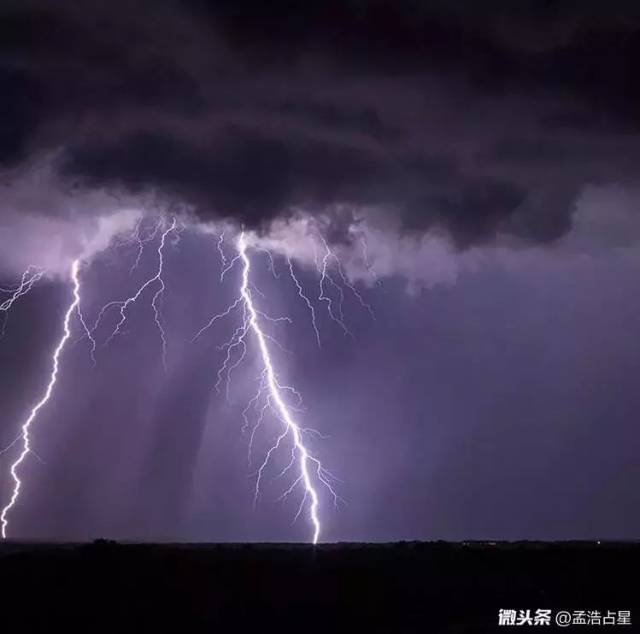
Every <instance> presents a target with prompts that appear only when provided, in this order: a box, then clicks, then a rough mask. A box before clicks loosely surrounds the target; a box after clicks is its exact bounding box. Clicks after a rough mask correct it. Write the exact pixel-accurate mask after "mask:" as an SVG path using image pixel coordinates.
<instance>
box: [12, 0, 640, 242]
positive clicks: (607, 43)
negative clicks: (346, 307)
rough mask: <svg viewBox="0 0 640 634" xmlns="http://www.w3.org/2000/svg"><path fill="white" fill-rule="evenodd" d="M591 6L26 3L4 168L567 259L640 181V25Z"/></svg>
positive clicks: (619, 9) (229, 211)
mask: <svg viewBox="0 0 640 634" xmlns="http://www.w3.org/2000/svg"><path fill="white" fill-rule="evenodd" d="M579 4H580V12H579V14H578V13H577V12H576V11H575V8H576V6H577V5H576V3H573V2H564V3H552V4H550V3H546V2H533V1H531V2H527V3H518V6H517V7H514V5H513V3H508V2H491V3H482V7H480V6H478V7H475V8H474V6H473V5H470V4H469V3H453V6H452V3H445V2H437V1H431V2H411V1H407V2H401V3H392V4H389V3H384V2H379V1H372V2H317V3H315V2H312V3H299V4H297V3H289V2H276V3H275V4H274V3H269V4H268V5H266V4H261V3H255V4H254V3H243V2H216V3H206V2H180V3H175V2H169V1H164V2H153V3H151V2H144V1H138V2H131V3H129V2H128V3H103V2H89V3H82V5H78V4H77V3H66V2H59V3H56V4H55V6H53V5H51V4H50V3H44V2H33V1H31V2H9V3H4V4H3V9H2V16H1V17H2V19H1V21H0V23H1V24H2V27H0V28H1V29H2V31H1V32H0V52H1V56H0V90H1V92H2V95H3V99H2V101H1V102H0V161H1V162H2V164H3V165H4V166H5V167H11V168H12V169H13V171H12V172H11V173H12V174H13V175H15V173H16V172H15V169H16V167H18V168H19V166H20V165H22V164H24V163H25V162H29V161H30V160H31V161H32V160H33V159H34V158H35V157H39V156H40V155H42V154H43V153H46V152H50V151H51V150H58V151H61V154H60V156H59V159H60V160H59V161H58V163H57V165H58V166H59V171H60V175H61V176H62V178H63V179H64V182H65V183H66V186H67V187H80V188H86V187H87V186H88V187H89V188H98V189H103V188H106V189H108V190H113V191H127V192H147V191H149V190H153V191H155V192H157V193H159V194H161V195H166V196H167V197H168V198H169V199H171V200H175V201H178V202H180V203H183V204H188V205H191V206H193V207H194V208H195V209H196V211H197V213H198V214H199V215H200V216H201V217H202V218H204V219H207V218H218V217H225V218H232V219H235V220H237V221H240V222H243V223H245V224H250V225H253V226H262V225H265V224H266V223H267V222H268V221H270V220H272V219H274V218H277V217H281V216H286V215H287V214H289V213H290V210H291V209H292V208H294V207H296V208H300V207H303V208H305V209H307V210H309V211H311V212H315V211H317V210H320V211H322V212H323V213H326V210H327V209H328V208H331V207H332V206H334V205H347V206H349V205H351V206H353V207H355V208H364V207H366V208H367V209H374V210H376V211H377V213H380V214H388V215H391V216H393V218H394V221H396V222H399V224H400V226H401V227H402V228H403V230H412V231H418V232H426V231H428V230H432V229H436V230H439V231H440V230H444V231H445V232H446V233H447V234H449V235H450V236H451V237H452V238H453V241H454V242H455V243H456V244H457V245H458V246H462V247H467V246H469V245H473V244H477V243H483V242H485V243H486V242H491V241H493V240H494V239H495V237H496V236H497V235H499V234H505V233H506V234H512V235H513V236H517V237H520V238H525V239H526V240H531V241H535V242H548V241H551V240H556V239H557V238H559V237H561V236H563V235H564V234H566V232H567V231H568V230H569V228H570V226H571V217H572V213H573V211H574V206H575V201H576V200H577V198H578V197H579V196H580V194H581V191H582V190H583V188H584V187H585V185H589V184H610V183H617V184H622V185H627V184H630V183H631V184H635V182H636V181H637V165H638V161H639V159H640V137H639V132H640V126H639V124H640V115H639V114H638V113H640V103H639V102H640V91H639V89H638V87H637V82H636V81H635V77H634V73H633V70H634V68H633V64H634V60H635V59H637V57H638V53H639V52H640V10H639V9H638V8H637V6H635V5H632V4H631V5H629V6H627V4H626V3H622V2H617V3H616V2H612V3H611V2H610V3H607V4H606V6H604V5H602V4H601V3H597V4H595V3H594V4H593V6H592V5H591V4H590V3H586V4H585V3H579ZM578 16H579V17H578ZM88 211H90V210H88Z"/></svg>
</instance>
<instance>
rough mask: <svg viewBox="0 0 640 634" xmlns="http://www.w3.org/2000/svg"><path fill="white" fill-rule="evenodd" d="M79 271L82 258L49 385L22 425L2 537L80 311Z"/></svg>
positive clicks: (75, 266) (75, 264) (75, 265)
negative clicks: (36, 424)
mask: <svg viewBox="0 0 640 634" xmlns="http://www.w3.org/2000/svg"><path fill="white" fill-rule="evenodd" d="M79 272H80V260H74V261H73V263H72V265H71V280H72V282H73V301H72V302H71V304H69V307H68V308H67V312H66V313H65V316H64V322H63V323H64V332H63V335H62V338H61V339H60V341H59V342H58V345H57V346H56V348H55V350H54V351H53V356H52V369H51V375H50V376H49V382H48V383H47V387H46V389H45V391H44V394H43V396H42V398H41V399H40V400H39V401H38V402H37V403H36V404H35V405H34V406H33V408H32V410H31V413H30V414H29V417H28V418H27V420H26V421H25V422H24V423H23V425H22V429H21V431H22V433H21V435H20V438H21V439H22V451H21V452H20V455H19V456H18V458H17V459H16V461H15V462H14V463H13V464H12V465H11V477H12V478H13V482H14V487H13V493H12V495H11V499H10V500H9V503H8V504H7V505H6V506H5V507H4V508H3V509H2V513H1V514H0V523H1V524H2V529H1V531H2V539H6V537H7V526H8V525H9V520H8V515H9V511H11V509H12V508H13V507H14V505H15V504H16V502H17V501H18V497H19V495H20V489H21V488H22V481H21V480H20V477H19V475H18V471H19V468H20V465H21V464H22V463H23V462H24V460H25V458H26V457H27V456H28V455H29V453H32V449H31V425H32V424H33V422H34V421H35V419H36V417H37V416H38V412H39V411H40V410H41V409H42V408H43V407H44V406H45V405H46V404H47V402H48V401H49V399H50V398H51V394H52V393H53V388H54V387H55V385H56V382H57V380H58V372H59V367H60V355H61V354H62V351H63V350H64V347H65V345H66V343H67V341H68V340H69V337H70V336H71V317H72V315H73V313H74V312H77V311H78V308H79V306H80V280H79Z"/></svg>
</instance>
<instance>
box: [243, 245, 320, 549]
mask: <svg viewBox="0 0 640 634" xmlns="http://www.w3.org/2000/svg"><path fill="white" fill-rule="evenodd" d="M237 248H238V253H239V254H240V257H241V258H242V263H243V268H242V284H241V285H240V295H241V296H242V299H243V301H244V304H245V306H246V309H247V311H248V313H249V326H250V328H251V330H252V331H253V334H254V336H255V339H256V341H257V343H258V347H259V349H260V355H261V357H262V363H263V364H264V377H265V383H266V386H267V389H268V390H269V399H270V402H272V403H273V405H272V406H275V407H274V409H275V410H276V412H277V414H278V415H279V418H280V419H281V420H282V422H283V423H284V426H285V429H284V431H283V432H282V434H280V436H278V440H277V441H276V444H275V445H274V446H273V447H272V448H271V449H270V450H269V452H267V457H266V458H265V461H264V462H263V464H262V465H261V467H260V470H259V472H258V473H259V477H258V481H257V482H256V496H257V495H258V492H259V479H260V475H261V474H262V471H263V470H264V468H265V466H266V464H267V462H268V460H269V457H270V455H271V454H272V453H273V452H274V451H275V450H276V449H278V447H279V445H280V443H281V442H282V441H283V440H284V438H285V437H286V436H287V435H291V437H292V439H293V447H294V451H295V452H296V453H297V454H298V466H299V468H300V479H301V481H302V483H303V485H304V498H303V501H302V504H301V507H302V505H303V504H304V502H305V500H306V499H307V497H308V498H310V500H311V503H310V505H309V517H310V520H311V524H312V525H313V543H314V544H317V543H318V539H319V537H320V531H321V524H320V517H319V505H320V500H319V497H318V492H317V491H316V489H315V487H314V485H313V482H312V481H311V475H310V463H312V464H313V465H314V466H315V468H316V473H317V474H318V477H319V478H321V479H322V472H321V469H322V465H321V464H320V462H319V461H318V460H317V459H316V458H314V457H313V456H311V454H310V453H309V451H308V450H307V448H306V447H305V444H304V442H303V438H302V433H303V432H302V429H301V428H300V427H299V426H298V424H297V423H296V422H295V420H294V419H293V416H292V415H291V413H290V411H289V408H288V407H287V404H286V403H285V401H284V398H283V396H282V389H283V388H282V387H281V386H280V384H279V383H278V379H277V378H276V373H275V370H274V367H273V362H272V360H271V354H270V352H269V347H268V345H267V338H266V337H265V335H264V333H263V332H262V328H261V327H260V321H259V318H258V311H257V310H256V308H255V306H254V305H253V299H252V297H251V290H250V289H249V273H250V270H251V262H250V260H249V256H248V255H247V245H246V242H245V238H244V232H242V233H241V234H240V236H239V238H238V241H237Z"/></svg>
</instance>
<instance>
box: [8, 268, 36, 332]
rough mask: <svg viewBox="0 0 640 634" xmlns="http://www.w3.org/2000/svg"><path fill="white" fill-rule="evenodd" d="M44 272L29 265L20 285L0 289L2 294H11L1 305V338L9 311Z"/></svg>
mask: <svg viewBox="0 0 640 634" xmlns="http://www.w3.org/2000/svg"><path fill="white" fill-rule="evenodd" d="M43 275H44V271H43V270H42V269H40V268H38V267H35V266H33V265H31V264H30V265H29V266H28V267H27V269H26V270H25V271H24V273H23V274H22V278H21V280H20V283H19V284H18V285H17V286H15V287H13V288H0V293H5V294H9V297H8V298H7V299H5V300H4V301H3V302H1V303H0V313H2V326H1V327H0V337H3V336H4V333H5V329H6V327H7V319H8V317H9V311H10V310H11V308H12V306H13V305H14V304H15V303H16V301H17V300H18V299H20V298H21V297H23V296H24V295H26V294H27V293H28V292H29V291H30V290H31V289H32V288H33V285H34V284H35V283H36V282H38V281H39V280H40V279H41V278H42V276H43Z"/></svg>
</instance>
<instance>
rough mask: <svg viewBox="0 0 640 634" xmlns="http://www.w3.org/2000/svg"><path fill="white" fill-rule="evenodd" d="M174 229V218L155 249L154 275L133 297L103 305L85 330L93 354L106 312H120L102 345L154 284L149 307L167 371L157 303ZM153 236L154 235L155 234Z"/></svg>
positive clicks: (159, 298)
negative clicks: (155, 266) (90, 326)
mask: <svg viewBox="0 0 640 634" xmlns="http://www.w3.org/2000/svg"><path fill="white" fill-rule="evenodd" d="M176 229H177V221H176V219H175V217H174V218H173V219H172V221H171V223H170V224H169V226H168V228H165V229H164V231H163V232H162V234H161V236H160V242H159V244H158V249H157V253H158V267H157V269H156V272H155V274H154V275H152V276H151V277H150V278H148V279H147V280H146V281H145V282H144V283H143V284H142V285H141V286H140V287H139V288H138V290H137V291H136V292H135V293H134V294H133V295H131V296H129V297H127V298H126V299H124V300H118V301H111V302H108V303H107V304H105V305H104V306H103V307H102V308H101V309H100V311H99V313H98V316H97V318H96V320H95V322H94V324H93V327H92V328H90V329H87V328H85V331H86V333H87V335H88V336H89V338H90V339H91V341H92V353H93V352H95V339H94V337H93V333H94V332H95V331H96V330H97V329H98V327H99V325H100V322H101V321H102V318H103V317H104V315H105V313H106V312H107V310H108V309H110V308H112V307H116V306H117V307H118V309H119V312H120V319H119V321H118V323H117V324H116V326H115V328H114V329H113V332H112V333H111V334H110V335H109V337H107V339H106V341H105V342H104V345H107V344H109V343H110V342H111V340H112V339H114V338H115V337H116V336H118V335H119V334H120V332H121V328H122V326H123V325H124V323H125V322H126V321H127V309H128V308H129V307H130V306H131V305H132V304H135V303H136V302H137V301H138V299H140V297H141V295H142V294H143V293H144V291H145V290H146V289H147V288H149V287H150V286H151V285H153V284H154V283H157V290H156V292H155V293H154V295H153V297H152V299H151V307H152V308H153V315H154V321H155V324H156V327H157V329H158V332H159V334H160V341H161V343H162V365H163V367H164V369H165V371H166V370H167V337H166V332H165V330H164V326H163V324H162V319H161V315H160V307H159V302H160V300H161V298H162V296H163V294H164V291H165V288H166V287H165V283H164V279H163V272H164V249H165V245H166V242H167V237H168V236H169V234H170V233H172V232H173V231H175V230H176ZM157 230H158V229H156V231H157ZM153 235H155V233H154V234H153ZM147 241H148V240H146V239H145V240H141V239H139V248H140V245H142V246H144V242H147ZM138 253H140V252H138Z"/></svg>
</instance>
